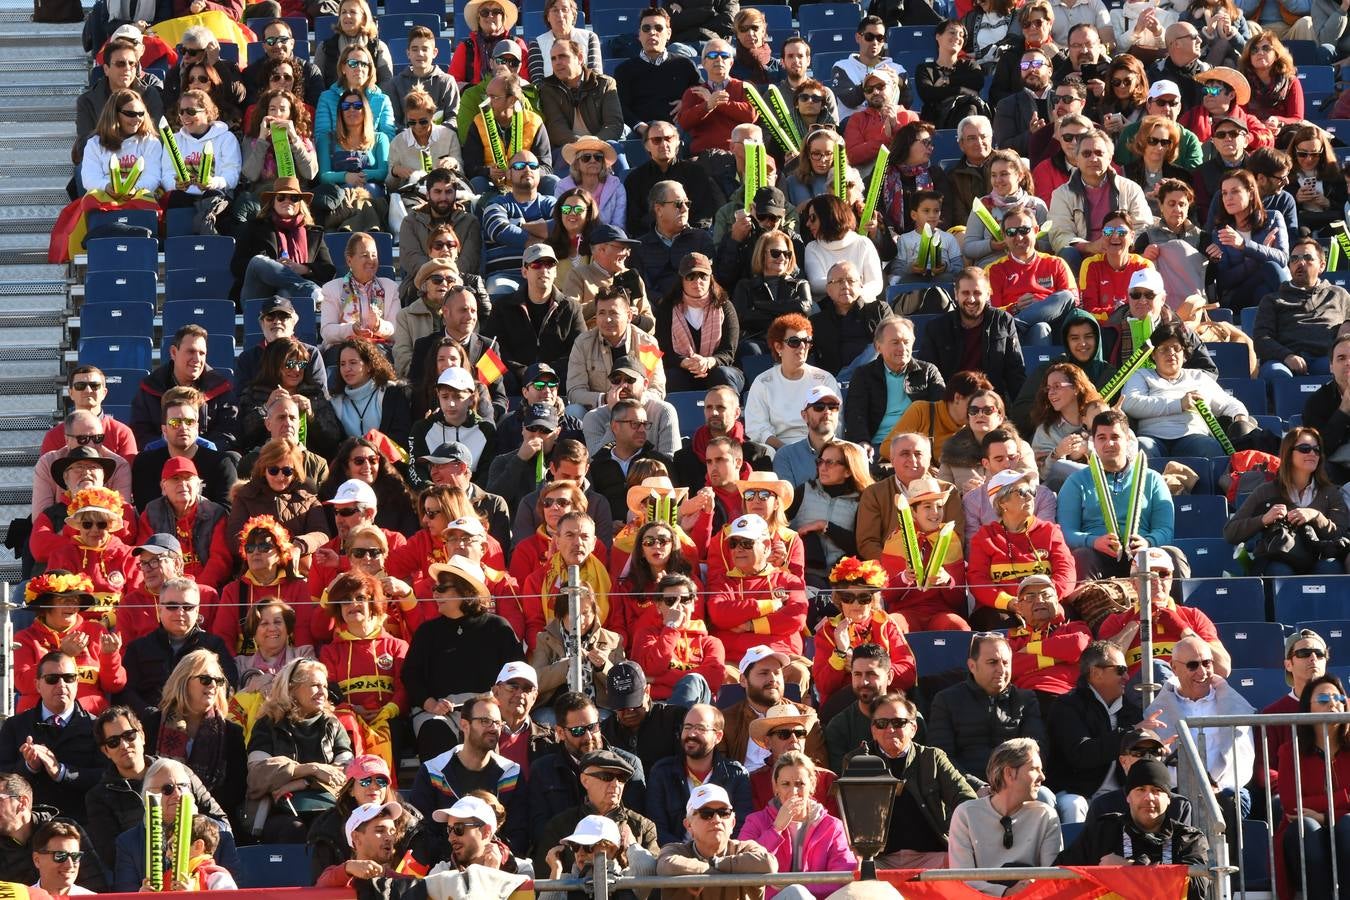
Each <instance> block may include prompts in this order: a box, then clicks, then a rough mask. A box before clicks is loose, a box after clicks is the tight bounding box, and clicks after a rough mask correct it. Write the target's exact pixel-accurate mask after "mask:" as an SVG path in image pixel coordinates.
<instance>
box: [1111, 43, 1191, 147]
mask: <svg viewBox="0 0 1350 900" xmlns="http://www.w3.org/2000/svg"><path fill="white" fill-rule="evenodd" d="M1173 27H1174V26H1171V25H1169V26H1168V30H1169V31H1171V30H1172V28H1173ZM1186 45H1187V44H1186V42H1184V41H1178V42H1177V46H1178V47H1185V46H1186ZM1182 108H1183V105H1182V91H1181V88H1179V87H1178V86H1177V83H1176V82H1174V81H1169V80H1167V79H1156V80H1154V82H1153V84H1151V85H1150V86H1149V89H1148V98H1147V100H1146V101H1145V103H1144V115H1143V116H1142V117H1141V118H1139V119H1137V120H1135V121H1134V122H1131V123H1130V124H1128V125H1126V126H1125V128H1124V129H1123V130H1122V131H1121V132H1120V134H1119V135H1117V136H1116V153H1115V161H1116V162H1117V163H1119V164H1120V165H1123V166H1127V165H1129V164H1130V163H1132V162H1134V161H1135V159H1137V158H1138V153H1137V151H1136V150H1135V144H1136V140H1135V138H1136V135H1138V133H1139V129H1140V128H1142V127H1143V121H1144V118H1147V117H1149V116H1159V117H1162V118H1165V119H1171V120H1172V121H1174V122H1176V121H1177V119H1178V118H1179V117H1180V115H1181V110H1182ZM1186 108H1189V106H1187V107H1186ZM1177 127H1178V128H1180V129H1181V136H1180V139H1179V140H1178V141H1177V143H1176V144H1175V147H1176V149H1177V158H1176V159H1175V160H1173V161H1172V162H1173V163H1174V164H1175V165H1177V166H1178V167H1180V168H1182V169H1185V170H1187V171H1193V170H1195V169H1196V168H1197V167H1198V166H1199V165H1200V162H1201V156H1200V143H1201V142H1200V139H1199V138H1197V137H1196V136H1195V134H1194V133H1193V132H1192V131H1191V130H1190V129H1188V128H1187V127H1186V126H1185V125H1181V124H1180V123H1178V125H1177Z"/></svg>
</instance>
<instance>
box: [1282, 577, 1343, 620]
mask: <svg viewBox="0 0 1350 900" xmlns="http://www.w3.org/2000/svg"><path fill="white" fill-rule="evenodd" d="M1274 585H1275V621H1276V622H1307V621H1311V620H1313V619H1350V576H1347V575H1302V576H1298V577H1292V578H1277V579H1275V581H1274Z"/></svg>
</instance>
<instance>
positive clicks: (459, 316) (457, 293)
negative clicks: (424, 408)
mask: <svg viewBox="0 0 1350 900" xmlns="http://www.w3.org/2000/svg"><path fill="white" fill-rule="evenodd" d="M469 277H470V278H472V277H473V276H469ZM460 279H461V280H463V279H464V276H462V275H461V276H460ZM463 284H464V286H463V287H462V288H461V287H460V286H459V285H458V284H457V283H456V282H454V281H452V282H451V284H450V293H449V294H447V295H446V298H445V300H444V301H443V302H442V303H441V321H442V322H443V323H444V325H445V328H444V330H443V331H435V332H432V333H431V334H428V335H425V336H423V337H420V338H418V339H417V342H416V343H415V344H413V353H412V363H411V364H410V365H409V367H408V378H409V380H410V381H412V382H413V383H415V384H419V385H424V386H425V391H426V396H427V399H428V401H430V400H431V399H433V398H434V397H435V385H436V379H437V378H439V377H440V375H442V374H443V373H444V372H445V370H446V369H447V368H450V367H451V365H452V363H456V362H458V364H459V365H458V368H461V369H465V370H466V371H467V370H469V369H477V367H478V363H479V362H480V361H481V360H482V359H483V357H484V356H485V355H486V354H487V352H488V351H489V350H491V351H493V352H494V353H497V355H498V356H500V355H501V353H500V350H501V347H500V346H499V345H498V344H497V340H496V339H495V338H492V337H489V336H488V335H487V333H486V328H487V327H488V326H480V324H479V322H480V320H479V310H480V308H483V307H485V306H487V304H484V303H483V302H482V294H480V295H479V296H475V292H474V291H471V290H469V289H468V284H469V282H468V281H467V280H464V281H463ZM484 293H485V292H484ZM447 342H449V343H453V344H454V345H456V346H457V347H458V351H457V355H458V359H455V358H454V354H455V353H456V351H452V350H447V351H446V352H445V353H443V352H442V350H443V349H445V348H447V347H448V344H447ZM475 393H477V394H480V396H479V398H478V401H477V407H478V408H482V407H483V405H484V404H483V400H484V398H483V397H482V396H481V394H482V393H483V392H482V391H479V390H478V389H477V388H475ZM487 394H488V397H489V398H490V399H491V407H492V409H491V416H490V417H491V418H495V419H500V418H501V417H503V416H505V415H506V382H505V381H503V380H502V379H496V380H494V381H493V383H492V384H491V385H490V386H489V387H488V388H487ZM421 396H422V394H421V393H419V397H418V399H417V400H416V401H415V402H419V403H420V402H421V399H420V398H421ZM484 417H485V418H487V417H489V416H488V411H487V410H486V409H484Z"/></svg>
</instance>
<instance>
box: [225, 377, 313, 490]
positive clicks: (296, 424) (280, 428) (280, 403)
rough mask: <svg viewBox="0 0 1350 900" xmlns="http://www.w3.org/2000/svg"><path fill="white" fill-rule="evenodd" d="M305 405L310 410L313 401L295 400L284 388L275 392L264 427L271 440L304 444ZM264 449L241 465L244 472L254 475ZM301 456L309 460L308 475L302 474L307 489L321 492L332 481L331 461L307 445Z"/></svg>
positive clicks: (264, 419) (299, 398) (269, 404)
mask: <svg viewBox="0 0 1350 900" xmlns="http://www.w3.org/2000/svg"><path fill="white" fill-rule="evenodd" d="M302 402H303V403H304V404H305V405H306V407H308V405H309V401H308V400H307V399H306V398H304V397H301V396H299V395H294V396H292V395H290V394H287V393H286V391H285V390H283V389H281V388H278V389H277V390H276V391H275V392H273V394H272V398H271V400H270V402H269V403H268V404H267V411H266V413H265V415H264V416H263V426H264V427H266V429H267V440H274V439H276V438H288V439H290V440H292V441H296V442H300V415H301V408H300V404H301V403H302ZM261 449H262V447H261V445H260V446H259V447H257V448H256V449H254V450H252V451H250V452H249V453H248V455H246V456H245V457H244V458H243V459H241V460H240V461H239V471H240V472H252V471H253V463H254V462H256V461H257V459H258V452H259V451H260V450H261ZM300 452H301V453H302V454H303V455H304V457H305V462H304V472H303V473H302V477H303V481H304V486H305V488H306V489H307V490H310V491H318V489H319V488H318V486H319V485H321V484H323V483H324V482H325V481H327V480H328V461H327V460H326V459H324V458H323V457H322V456H320V455H319V454H317V453H314V452H313V451H311V450H309V449H308V448H307V447H305V446H304V444H303V443H301V446H300Z"/></svg>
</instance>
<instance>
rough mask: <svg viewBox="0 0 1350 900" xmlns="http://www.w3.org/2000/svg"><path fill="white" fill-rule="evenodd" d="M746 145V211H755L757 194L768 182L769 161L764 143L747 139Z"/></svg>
mask: <svg viewBox="0 0 1350 900" xmlns="http://www.w3.org/2000/svg"><path fill="white" fill-rule="evenodd" d="M744 147H745V211H746V212H748V213H751V214H753V213H754V211H755V194H757V193H759V189H760V188H761V187H763V186H764V185H765V184H767V183H768V180H769V173H768V163H767V162H766V160H765V156H764V145H763V144H761V143H760V142H759V141H746V142H745V144H744Z"/></svg>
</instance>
